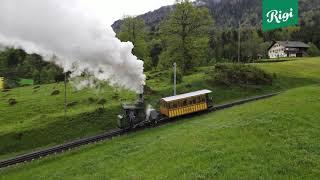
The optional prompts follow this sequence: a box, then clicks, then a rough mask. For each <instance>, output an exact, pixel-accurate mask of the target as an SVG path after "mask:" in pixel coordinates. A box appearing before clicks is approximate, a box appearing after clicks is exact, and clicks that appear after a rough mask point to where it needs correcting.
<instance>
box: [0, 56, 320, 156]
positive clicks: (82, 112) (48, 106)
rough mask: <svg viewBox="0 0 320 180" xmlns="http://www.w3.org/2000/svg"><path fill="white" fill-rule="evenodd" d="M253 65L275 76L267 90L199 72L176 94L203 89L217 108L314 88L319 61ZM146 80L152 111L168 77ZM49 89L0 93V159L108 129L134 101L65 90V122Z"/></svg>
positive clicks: (168, 89) (168, 88)
mask: <svg viewBox="0 0 320 180" xmlns="http://www.w3.org/2000/svg"><path fill="white" fill-rule="evenodd" d="M256 65H257V66H259V67H261V68H263V69H265V70H266V71H268V72H270V73H275V74H276V76H277V79H275V82H274V84H273V85H272V86H259V87H236V86H235V87H225V86H216V85H214V84H211V83H209V81H208V80H209V79H210V77H208V72H209V71H210V69H211V68H212V67H202V68H198V69H196V70H195V72H193V73H192V74H190V75H187V76H185V77H184V81H183V83H181V84H179V85H178V87H177V90H178V92H179V93H184V92H190V91H194V90H199V89H204V88H208V89H211V90H212V91H213V93H212V96H213V98H214V100H215V102H216V103H222V102H227V101H231V100H234V99H240V98H243V97H248V96H253V95H258V94H265V93H269V92H275V91H283V90H287V89H291V88H296V87H301V86H307V85H312V84H315V83H318V82H320V76H319V74H320V58H305V59H303V60H295V61H288V62H283V63H272V64H256ZM147 75H148V81H147V84H148V86H149V87H150V88H151V89H152V90H153V92H152V93H151V94H149V95H148V96H147V97H146V100H147V102H148V103H151V104H152V105H154V106H155V107H157V103H158V100H159V98H161V97H166V96H169V95H171V94H172V93H173V89H172V83H171V82H170V81H169V72H168V71H159V72H156V71H155V72H149V73H147ZM54 89H59V90H60V91H61V92H63V84H51V85H43V86H41V87H40V89H39V90H38V91H37V92H34V89H33V88H32V87H24V88H17V89H13V90H11V91H10V92H6V93H3V92H0V115H1V116H0V143H1V146H0V159H5V158H8V157H11V156H14V155H16V154H21V153H25V152H29V151H31V150H34V149H39V148H43V147H47V146H53V145H56V144H60V143H63V142H67V141H70V140H73V139H77V138H80V137H85V136H89V135H94V134H97V133H100V132H103V131H106V130H109V129H113V128H115V127H116V115H117V114H118V113H119V112H120V104H121V102H124V101H132V100H134V98H135V95H134V94H133V93H130V92H128V91H120V93H119V94H120V96H119V97H120V98H119V99H115V98H114V94H115V90H114V89H112V88H110V87H105V88H103V89H102V90H103V91H102V92H100V93H97V92H96V91H95V90H88V89H86V90H82V91H75V90H74V89H73V88H72V87H68V102H72V101H77V102H78V104H77V105H76V106H74V107H72V108H69V109H68V113H67V117H66V119H65V118H64V109H63V108H64V106H63V102H64V99H63V93H61V94H59V95H57V96H51V95H50V94H51V92H52V91H53V90H54ZM89 97H93V98H99V97H104V98H105V99H106V100H107V105H106V109H105V110H103V111H102V110H99V106H98V105H97V104H96V103H89V101H88V98H89ZM10 98H15V99H16V100H17V101H18V104H16V105H14V106H9V105H8V99H10Z"/></svg>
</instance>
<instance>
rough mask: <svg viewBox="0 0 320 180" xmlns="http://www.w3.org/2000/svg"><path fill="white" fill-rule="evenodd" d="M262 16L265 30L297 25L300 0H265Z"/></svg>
mask: <svg viewBox="0 0 320 180" xmlns="http://www.w3.org/2000/svg"><path fill="white" fill-rule="evenodd" d="M262 17H263V20H262V29H263V31H268V30H272V29H277V28H283V27H288V26H293V25H297V24H298V23H299V5H298V0H263V7H262Z"/></svg>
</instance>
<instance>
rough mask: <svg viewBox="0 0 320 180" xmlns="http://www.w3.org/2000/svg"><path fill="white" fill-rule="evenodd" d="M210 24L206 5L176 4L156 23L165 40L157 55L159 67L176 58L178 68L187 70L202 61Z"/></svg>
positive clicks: (205, 56) (203, 61) (204, 55)
mask: <svg viewBox="0 0 320 180" xmlns="http://www.w3.org/2000/svg"><path fill="white" fill-rule="evenodd" d="M210 25H212V19H211V17H210V15H209V11H208V9H205V8H196V7H194V6H193V4H192V2H190V1H181V2H179V3H178V4H176V8H175V10H174V11H173V12H172V13H171V14H170V15H169V17H168V19H167V20H165V21H164V22H163V23H162V25H161V27H160V33H161V34H162V38H163V39H164V41H165V42H166V43H165V44H166V47H165V50H164V52H163V53H162V54H161V56H160V68H168V67H170V66H171V65H172V64H173V62H176V63H177V64H178V66H179V67H181V70H182V72H187V71H190V70H192V69H193V68H194V67H197V66H199V65H201V64H203V63H205V62H206V58H207V54H208V45H209V44H208V43H209V27H210Z"/></svg>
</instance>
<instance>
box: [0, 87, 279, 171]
mask: <svg viewBox="0 0 320 180" xmlns="http://www.w3.org/2000/svg"><path fill="white" fill-rule="evenodd" d="M278 94H279V93H273V94H267V95H262V96H255V97H251V98H247V99H242V100H239V101H234V102H231V103H226V104H222V105H218V106H214V107H212V108H210V109H209V110H208V111H205V112H203V113H208V112H212V111H218V110H222V109H226V108H230V107H233V106H236V105H241V104H245V103H248V102H252V101H257V100H261V99H266V98H269V97H272V96H276V95H278ZM191 116H194V115H191ZM179 119H181V118H176V119H174V120H170V121H169V119H168V118H163V119H161V122H160V123H159V124H157V126H161V125H164V124H167V123H170V122H175V121H177V120H179ZM146 128H148V127H139V128H137V129H134V130H133V131H124V130H121V129H115V130H112V131H109V132H106V133H103V134H100V135H96V136H93V137H87V138H83V139H79V140H75V141H72V142H70V143H66V144H61V145H57V146H54V147H51V148H48V149H44V150H40V151H36V152H32V153H28V154H25V155H21V156H17V157H14V158H12V159H8V160H4V161H0V169H1V168H5V167H9V166H13V165H16V164H20V163H25V162H30V161H33V160H36V159H40V158H42V157H46V156H49V155H52V154H58V153H63V152H65V151H68V150H71V149H74V148H77V147H80V146H83V145H88V144H92V143H95V142H99V141H105V140H109V139H112V138H113V137H117V136H121V135H124V134H128V133H131V132H136V131H140V130H144V129H146Z"/></svg>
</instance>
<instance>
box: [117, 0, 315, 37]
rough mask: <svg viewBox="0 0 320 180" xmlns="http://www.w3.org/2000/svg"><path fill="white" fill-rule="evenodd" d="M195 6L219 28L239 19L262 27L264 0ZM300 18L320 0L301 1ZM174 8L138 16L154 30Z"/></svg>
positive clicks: (216, 0)
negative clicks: (208, 11)
mask: <svg viewBox="0 0 320 180" xmlns="http://www.w3.org/2000/svg"><path fill="white" fill-rule="evenodd" d="M194 4H195V6H199V7H207V8H208V9H209V10H210V12H211V14H212V16H213V18H214V21H215V26H216V27H218V28H230V27H236V26H237V25H238V21H239V19H241V22H242V24H243V25H244V26H246V27H256V28H259V27H260V26H261V20H262V18H261V14H262V13H261V12H262V0H240V3H238V0H197V1H195V3H194ZM299 8H300V16H301V17H302V18H303V16H304V14H305V13H308V12H310V11H312V10H316V9H319V8H320V1H319V0H299ZM173 9H174V5H173V6H165V7H161V8H160V9H158V10H155V11H152V12H148V13H146V14H143V15H139V16H137V17H138V18H141V19H143V20H144V21H145V23H146V25H147V26H148V27H149V28H150V29H151V30H154V29H155V28H156V27H157V26H158V25H159V22H160V21H161V20H163V19H164V18H165V17H166V16H167V15H168V14H169V13H170V12H171V11H172V10H173ZM121 24H122V20H118V21H116V22H115V23H114V24H113V25H112V27H113V29H114V30H115V31H116V32H117V31H119V29H120V27H121Z"/></svg>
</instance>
